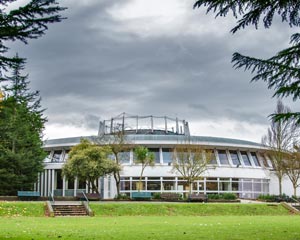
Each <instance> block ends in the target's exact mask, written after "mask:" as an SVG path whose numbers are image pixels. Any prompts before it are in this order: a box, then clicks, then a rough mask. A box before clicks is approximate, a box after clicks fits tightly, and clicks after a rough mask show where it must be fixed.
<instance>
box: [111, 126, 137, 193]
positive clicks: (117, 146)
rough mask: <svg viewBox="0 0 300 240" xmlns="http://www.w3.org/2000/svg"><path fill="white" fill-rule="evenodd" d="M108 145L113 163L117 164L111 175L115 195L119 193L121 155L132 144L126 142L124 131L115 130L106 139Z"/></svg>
mask: <svg viewBox="0 0 300 240" xmlns="http://www.w3.org/2000/svg"><path fill="white" fill-rule="evenodd" d="M108 146H109V147H110V148H111V151H112V153H113V155H114V158H115V163H116V164H117V165H118V166H119V167H118V168H116V169H115V170H116V171H114V172H113V176H114V179H115V183H116V188H117V195H120V183H121V177H120V171H121V169H122V166H121V159H120V158H121V156H122V154H123V153H124V152H127V151H129V150H130V149H131V148H132V146H131V145H130V144H129V143H128V141H127V139H126V136H125V133H124V131H117V132H114V133H113V134H111V135H110V139H109V140H108Z"/></svg>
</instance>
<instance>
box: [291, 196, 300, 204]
mask: <svg viewBox="0 0 300 240" xmlns="http://www.w3.org/2000/svg"><path fill="white" fill-rule="evenodd" d="M291 199H292V200H293V201H294V202H293V203H292V205H294V206H298V205H300V201H299V200H298V199H297V198H294V197H291Z"/></svg>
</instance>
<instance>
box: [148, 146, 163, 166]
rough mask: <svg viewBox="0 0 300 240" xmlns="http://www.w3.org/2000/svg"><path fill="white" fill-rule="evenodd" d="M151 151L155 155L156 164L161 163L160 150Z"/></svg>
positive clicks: (151, 149)
mask: <svg viewBox="0 0 300 240" xmlns="http://www.w3.org/2000/svg"><path fill="white" fill-rule="evenodd" d="M149 151H150V152H152V153H154V158H155V163H160V157H159V155H160V154H159V148H149Z"/></svg>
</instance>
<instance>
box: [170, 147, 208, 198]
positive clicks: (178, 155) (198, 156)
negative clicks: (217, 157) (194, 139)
mask: <svg viewBox="0 0 300 240" xmlns="http://www.w3.org/2000/svg"><path fill="white" fill-rule="evenodd" d="M211 160H212V154H211V153H210V152H208V151H204V150H203V149H202V148H201V147H199V146H196V145H192V144H182V145H178V146H177V147H176V148H175V149H174V154H173V171H174V172H178V173H179V174H180V175H181V176H182V178H183V179H184V180H186V181H187V184H188V186H189V193H191V192H192V184H193V182H194V181H196V180H199V179H200V178H201V175H202V173H203V172H205V171H206V170H207V168H208V164H209V163H210V162H211Z"/></svg>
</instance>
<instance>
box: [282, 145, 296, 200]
mask: <svg viewBox="0 0 300 240" xmlns="http://www.w3.org/2000/svg"><path fill="white" fill-rule="evenodd" d="M299 150H300V148H299V146H294V149H293V151H292V152H291V153H290V154H289V155H288V156H287V158H286V159H285V161H284V169H285V173H286V175H287V176H288V177H289V179H290V181H291V182H292V185H293V189H294V196H295V197H296V196H297V187H299V186H300V183H299V179H300V152H299Z"/></svg>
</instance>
